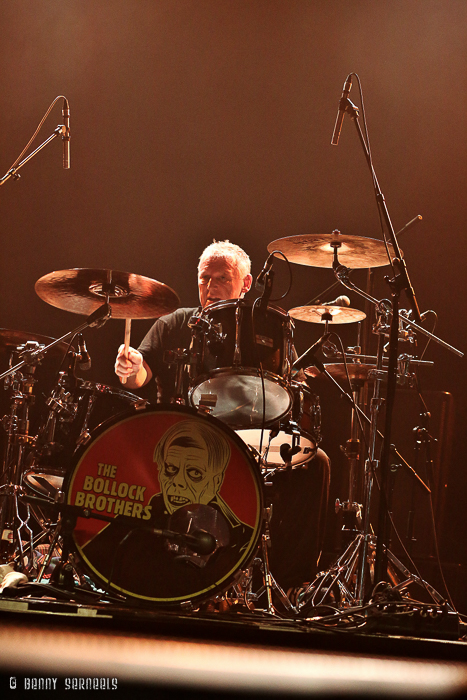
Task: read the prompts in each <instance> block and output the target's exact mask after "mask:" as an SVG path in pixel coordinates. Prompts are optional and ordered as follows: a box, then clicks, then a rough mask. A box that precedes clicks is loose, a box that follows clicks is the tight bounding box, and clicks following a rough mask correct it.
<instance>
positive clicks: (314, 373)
mask: <svg viewBox="0 0 467 700" xmlns="http://www.w3.org/2000/svg"><path fill="white" fill-rule="evenodd" d="M324 367H325V369H326V370H327V371H328V372H329V374H330V375H331V377H334V379H347V374H346V372H345V365H344V363H337V364H333V363H329V364H325V365H324ZM347 369H348V371H349V377H350V379H351V380H352V381H355V380H357V381H360V382H367V381H373V379H372V377H369V373H370V370H376V365H361V364H358V363H348V364H347ZM304 371H305V374H307V375H308V376H309V377H319V376H323V377H324V376H325V375H323V374H322V373H321V372H320V371H319V370H318V369H316V367H307V368H306V369H305V370H304Z"/></svg>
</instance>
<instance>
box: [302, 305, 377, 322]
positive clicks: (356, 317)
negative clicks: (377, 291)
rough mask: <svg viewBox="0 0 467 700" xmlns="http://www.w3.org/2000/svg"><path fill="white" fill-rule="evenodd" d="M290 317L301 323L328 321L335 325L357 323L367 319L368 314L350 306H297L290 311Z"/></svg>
mask: <svg viewBox="0 0 467 700" xmlns="http://www.w3.org/2000/svg"><path fill="white" fill-rule="evenodd" d="M289 316H292V318H296V319H298V320H299V321H308V322H309V323H326V321H329V323H332V324H333V325H335V324H337V323H355V322H356V321H363V319H364V318H366V314H365V313H364V312H363V311H360V310H359V309H351V308H349V307H348V306H327V305H326V304H318V305H315V306H296V307H295V308H294V309H289ZM326 317H327V318H326Z"/></svg>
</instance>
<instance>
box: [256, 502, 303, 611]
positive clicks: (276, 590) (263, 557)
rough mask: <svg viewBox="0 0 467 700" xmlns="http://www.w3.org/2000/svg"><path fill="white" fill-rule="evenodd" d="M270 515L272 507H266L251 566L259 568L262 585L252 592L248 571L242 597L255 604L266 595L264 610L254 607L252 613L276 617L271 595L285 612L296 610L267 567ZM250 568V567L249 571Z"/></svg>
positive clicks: (269, 543) (269, 544)
mask: <svg viewBox="0 0 467 700" xmlns="http://www.w3.org/2000/svg"><path fill="white" fill-rule="evenodd" d="M271 515H272V506H266V508H265V509H264V516H263V531H262V533H261V544H260V546H259V556H257V557H256V558H255V559H254V561H253V565H252V566H253V567H254V566H255V565H256V566H258V567H259V569H260V571H261V574H262V579H263V584H262V586H261V587H260V588H259V589H258V590H257V591H255V592H254V591H253V573H252V571H251V570H250V571H249V572H248V574H247V576H248V584H247V591H246V593H245V594H244V596H245V599H246V600H248V601H253V602H254V603H256V602H257V601H258V600H259V599H260V598H261V596H263V595H266V608H265V609H264V608H263V609H262V608H258V607H256V605H255V606H254V611H255V612H265V613H267V614H268V615H278V614H279V613H278V610H277V609H276V606H275V605H274V601H273V594H276V595H277V597H278V599H279V602H280V603H281V604H282V605H283V606H284V608H285V610H286V612H288V613H293V614H297V609H296V608H295V607H294V606H293V605H292V603H291V602H290V600H289V599H288V597H287V595H286V593H285V592H284V590H283V589H282V588H281V587H280V586H279V584H278V583H277V581H276V579H275V578H274V576H273V575H272V573H271V568H270V566H269V554H268V549H269V547H270V546H271V537H270V533H269V523H270V520H271ZM251 568H252V567H250V569H251ZM247 604H248V603H247ZM248 607H249V606H248Z"/></svg>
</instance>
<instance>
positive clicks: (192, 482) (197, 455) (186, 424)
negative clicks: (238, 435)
mask: <svg viewBox="0 0 467 700" xmlns="http://www.w3.org/2000/svg"><path fill="white" fill-rule="evenodd" d="M229 459H230V446H229V444H228V442H227V441H226V440H225V438H224V437H223V436H222V434H221V433H218V432H217V431H216V430H215V429H214V428H213V427H212V426H211V425H209V424H208V423H204V422H203V423H202V422H201V421H199V422H198V421H193V420H190V421H181V422H180V423H177V424H175V425H174V426H172V427H171V428H169V430H167V432H166V433H165V434H164V435H163V437H162V439H161V440H160V441H159V442H158V444H157V445H156V448H155V450H154V461H155V462H156V463H157V467H158V469H159V483H160V486H161V490H162V495H163V498H164V504H165V508H166V510H167V512H168V513H169V514H172V513H173V512H174V511H175V510H177V508H181V507H182V506H186V505H187V504H189V503H200V504H203V505H207V504H208V503H210V502H211V501H212V500H213V499H214V498H215V496H216V495H217V493H218V492H219V489H220V487H221V485H222V481H223V479H224V472H225V469H226V467H227V464H228V462H229Z"/></svg>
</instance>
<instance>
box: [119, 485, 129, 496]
mask: <svg viewBox="0 0 467 700" xmlns="http://www.w3.org/2000/svg"><path fill="white" fill-rule="evenodd" d="M118 495H119V496H120V498H125V497H126V496H127V495H128V484H126V483H125V482H124V481H122V482H121V483H120V484H119V485H118Z"/></svg>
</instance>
